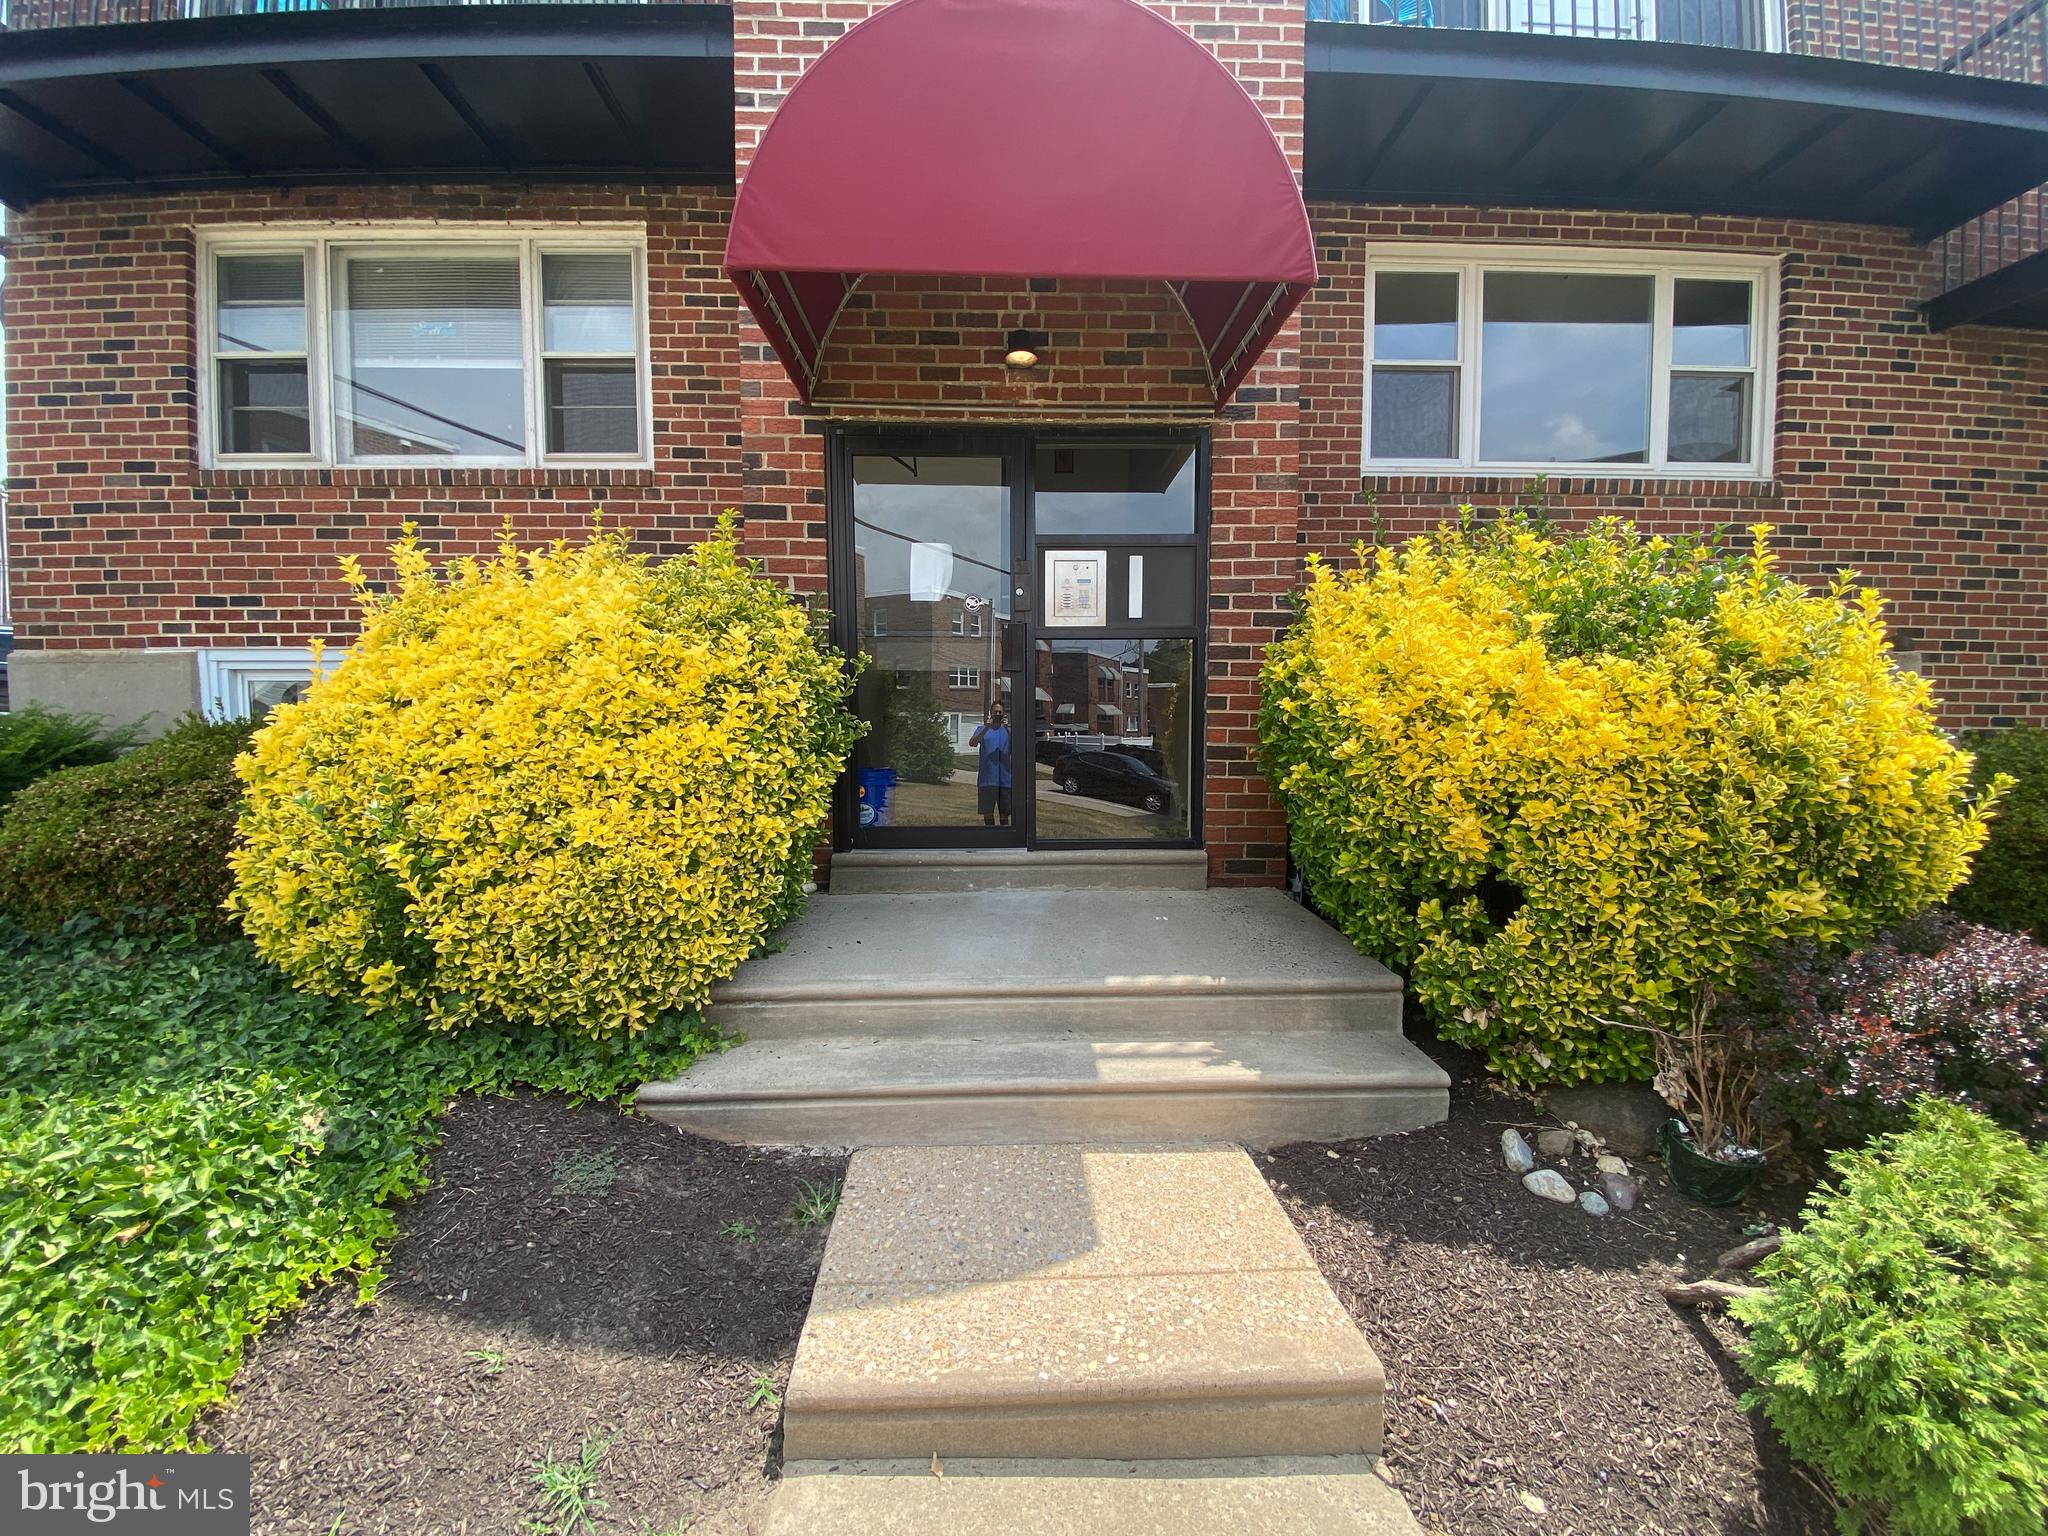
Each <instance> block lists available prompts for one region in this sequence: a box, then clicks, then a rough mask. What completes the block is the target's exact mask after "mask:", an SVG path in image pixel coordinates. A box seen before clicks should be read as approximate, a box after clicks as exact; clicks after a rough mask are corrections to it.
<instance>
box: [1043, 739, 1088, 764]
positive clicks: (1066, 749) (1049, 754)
mask: <svg viewBox="0 0 2048 1536" xmlns="http://www.w3.org/2000/svg"><path fill="white" fill-rule="evenodd" d="M1080 749H1081V743H1080V742H1078V741H1075V740H1074V739H1073V738H1072V737H1071V736H1041V737H1039V738H1038V745H1037V746H1036V747H1034V748H1032V750H1031V755H1032V756H1033V757H1035V758H1036V759H1037V760H1038V761H1039V762H1041V763H1043V764H1044V765H1045V766H1046V767H1048V768H1057V767H1059V765H1060V764H1061V762H1062V761H1064V760H1065V759H1066V758H1068V757H1070V756H1072V755H1073V754H1074V753H1076V752H1078V751H1080Z"/></svg>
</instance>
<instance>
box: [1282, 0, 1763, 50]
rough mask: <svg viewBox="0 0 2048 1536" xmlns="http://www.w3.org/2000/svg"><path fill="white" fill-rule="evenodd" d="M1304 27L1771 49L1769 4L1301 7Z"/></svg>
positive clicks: (1348, 1) (1508, 0)
mask: <svg viewBox="0 0 2048 1536" xmlns="http://www.w3.org/2000/svg"><path fill="white" fill-rule="evenodd" d="M1307 5H1308V19H1309V20H1310V21H1355V22H1365V23H1368V24H1372V25H1379V26H1396V27H1451V28H1455V29H1458V30H1461V31H1467V32H1521V33H1528V34H1532V35H1537V36H1544V37H1595V38H1620V39H1625V40H1627V41H1630V42H1666V43H1699V44H1704V45H1706V46H1709V47H1718V48H1750V49H1764V48H1774V47H1776V46H1777V42H1778V34H1777V32H1776V30H1775V26H1774V23H1775V21H1776V15H1777V6H1776V4H1775V3H1774V0H1307Z"/></svg>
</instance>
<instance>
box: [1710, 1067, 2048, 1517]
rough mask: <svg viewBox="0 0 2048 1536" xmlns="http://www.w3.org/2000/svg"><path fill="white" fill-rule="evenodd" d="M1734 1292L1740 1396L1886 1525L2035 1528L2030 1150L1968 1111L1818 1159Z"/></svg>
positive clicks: (1852, 1509) (2040, 1245) (2038, 1171)
mask: <svg viewBox="0 0 2048 1536" xmlns="http://www.w3.org/2000/svg"><path fill="white" fill-rule="evenodd" d="M1834 1169H1835V1173H1836V1182H1835V1183H1833V1184H1831V1185H1826V1186H1823V1187H1822V1188H1821V1189H1820V1190H1819V1191H1818V1192H1817V1193H1816V1194H1815V1195H1814V1196H1813V1198H1812V1200H1811V1201H1809V1202H1808V1205H1807V1208H1806V1219H1805V1222H1804V1224H1803V1225H1802V1226H1801V1227H1800V1228H1799V1229H1798V1230H1796V1231H1794V1232H1791V1233H1789V1234H1788V1235H1787V1236H1786V1238H1785V1243H1784V1246H1783V1247H1782V1248H1781V1249H1779V1251H1778V1252H1777V1253H1776V1254H1774V1255H1773V1256H1772V1257H1771V1258H1769V1259H1768V1260H1766V1261H1765V1263H1764V1265H1763V1266H1762V1268H1761V1269H1760V1270H1759V1275H1760V1277H1761V1278H1762V1279H1763V1280H1764V1281H1765V1282H1767V1284H1768V1286H1769V1290H1768V1292H1767V1294H1766V1295H1765V1296H1763V1297H1761V1298H1757V1299H1751V1300H1745V1301H1742V1302H1738V1303H1737V1304H1736V1308H1735V1312H1736V1316H1737V1317H1738V1318H1740V1319H1741V1320H1742V1321H1743V1322H1744V1323H1746V1324H1747V1325H1748V1327H1749V1330H1750V1336H1749V1342H1748V1345H1747V1348H1746V1350H1745V1353H1744V1364H1745V1365H1746V1366H1747V1368H1748V1370H1749V1371H1750V1373H1751V1375H1752V1376H1754V1377H1755V1379H1756V1381H1757V1387H1756V1388H1755V1390H1754V1391H1753V1392H1752V1393H1751V1394H1750V1398H1749V1399H1748V1400H1747V1401H1748V1403H1749V1405H1750V1406H1761V1407H1762V1409H1763V1412H1764V1415H1765V1417H1767V1418H1768V1419H1769V1420H1770V1421H1771V1423H1772V1424H1773V1425H1774V1426H1776V1428H1777V1430H1778V1432H1779V1433H1780V1434H1781V1435H1783V1436H1784V1437H1785V1444H1786V1446H1787V1448H1788V1449H1790V1451H1791V1452H1792V1454H1793V1455H1794V1456H1796V1457H1798V1458H1799V1459H1800V1460H1802V1461H1805V1462H1807V1463H1809V1464H1810V1465H1812V1466H1815V1467H1818V1468H1819V1469H1820V1470H1821V1471H1823V1472H1824V1473H1826V1474H1827V1476H1828V1479H1829V1480H1830V1481H1831V1482H1832V1483H1833V1484H1834V1487H1835V1491H1836V1492H1837V1494H1838V1495H1839V1496H1840V1497H1841V1498H1842V1499H1843V1500H1845V1501H1846V1502H1847V1506H1848V1507H1847V1508H1846V1509H1845V1511H1844V1514H1843V1518H1842V1527H1843V1529H1844V1530H1845V1531H1849V1532H1854V1531H1857V1530H1860V1529H1862V1528H1863V1527H1864V1525H1865V1524H1866V1523H1867V1522H1868V1521H1870V1520H1871V1519H1872V1518H1873V1517H1875V1518H1880V1519H1882V1520H1884V1521H1885V1522H1887V1525H1886V1528H1887V1529H1889V1530H1890V1531H1892V1532H1894V1533H1896V1536H1951V1533H1953V1536H2039V1533H2040V1532H2041V1530H2042V1529H2043V1512H2044V1510H2048V1394H2044V1392H2043V1391H2042V1382H2043V1381H2044V1380H2048V1152H2042V1151H2037V1150H2031V1149H2029V1148H2028V1147H2027V1145H2026V1143H2024V1142H2023V1141H2021V1140H2020V1139H2019V1138H2018V1137H2017V1136H2014V1135H2012V1134H2010V1133H2009V1132H2006V1131H2001V1130H1999V1129H1998V1128H1997V1127H1996V1126H1994V1125H1993V1124H1992V1123H1991V1122H1990V1121H1988V1120H1986V1119H1985V1118H1983V1117H1982V1116H1981V1115H1978V1114H1976V1113H1974V1112H1972V1111H1970V1110H1967V1109H1963V1108H1960V1107H1958V1106H1956V1105H1953V1104H1942V1103H1937V1102H1933V1101H1928V1102H1924V1103H1922V1104H1920V1105H1918V1106H1917V1107H1916V1108H1915V1110H1914V1112H1913V1120H1912V1127H1911V1129H1909V1130H1906V1131H1903V1132H1900V1133H1898V1134H1895V1135H1891V1136H1887V1137H1884V1138H1882V1139H1881V1140H1879V1141H1876V1142H1874V1143H1872V1144H1871V1145H1870V1147H1869V1148H1867V1149H1866V1150H1863V1151H1858V1152H1846V1153H1842V1154H1839V1155H1838V1156H1837V1157H1836V1158H1835V1160H1834Z"/></svg>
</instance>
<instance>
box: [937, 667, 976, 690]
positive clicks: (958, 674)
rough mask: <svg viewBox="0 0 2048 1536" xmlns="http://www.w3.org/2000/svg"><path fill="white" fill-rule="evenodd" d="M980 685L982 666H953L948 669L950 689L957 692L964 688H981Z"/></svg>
mask: <svg viewBox="0 0 2048 1536" xmlns="http://www.w3.org/2000/svg"><path fill="white" fill-rule="evenodd" d="M980 686H981V668H979V667H951V668H948V669H947V672H946V687H947V689H948V690H950V691H955V692H957V691H958V690H960V689H963V688H979V687H980Z"/></svg>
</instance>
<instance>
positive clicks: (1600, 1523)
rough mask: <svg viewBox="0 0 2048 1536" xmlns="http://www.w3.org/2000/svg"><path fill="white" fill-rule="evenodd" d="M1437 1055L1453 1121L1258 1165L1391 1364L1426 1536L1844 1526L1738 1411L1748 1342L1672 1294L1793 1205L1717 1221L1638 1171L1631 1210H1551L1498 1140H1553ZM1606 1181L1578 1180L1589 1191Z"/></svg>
mask: <svg viewBox="0 0 2048 1536" xmlns="http://www.w3.org/2000/svg"><path fill="white" fill-rule="evenodd" d="M1411 1033H1417V1032H1416V1031H1414V1030H1412V1028H1411ZM1421 1043H1423V1044H1424V1045H1425V1047H1426V1048H1427V1049H1429V1050H1430V1052H1431V1054H1432V1055H1434V1056H1436V1058H1437V1059H1438V1061H1439V1062H1441V1063H1442V1064H1443V1065H1444V1066H1445V1067H1446V1068H1447V1069H1448V1070H1449V1071H1450V1072H1451V1075H1452V1086H1451V1117H1450V1119H1449V1120H1448V1121H1447V1122H1446V1123H1445V1124H1443V1125H1439V1126H1433V1127H1431V1128H1430V1129H1428V1130H1424V1131H1416V1132H1412V1133H1410V1134H1407V1135H1403V1136H1388V1137H1379V1138H1376V1139H1373V1140H1369V1141H1356V1142H1350V1143H1347V1144H1345V1145H1342V1146H1337V1147H1328V1148H1326V1147H1321V1146H1296V1147H1286V1148H1282V1149H1281V1150H1279V1151H1278V1152H1276V1153H1273V1154H1272V1155H1270V1156H1261V1157H1260V1159H1259V1161H1260V1163H1261V1165H1262V1166H1263V1167H1264V1168H1265V1170H1266V1173H1267V1176H1268V1178H1269V1179H1270V1180H1271V1181H1272V1182H1273V1184H1274V1187H1275V1191H1276V1193H1277V1194H1278V1195H1279V1197H1280V1201H1281V1203H1282V1204H1283V1205H1284V1206H1285V1207H1286V1208H1287V1211H1288V1214H1289V1215H1290V1216H1291V1217H1293V1219H1294V1222H1295V1225H1296V1226H1297V1227H1299V1228H1300V1230H1301V1233H1302V1237H1303V1239H1304V1240H1305V1241H1306V1242H1307V1244H1308V1246H1309V1248H1310V1250H1311V1251H1312V1252H1313V1253H1314V1254H1315V1258H1316V1262H1317V1263H1318V1264H1319V1265H1320V1266H1321V1267H1322V1271H1323V1273H1324V1275H1325V1276H1327V1277H1328V1279H1329V1281H1330V1284H1331V1285H1332V1286H1333V1287H1334V1288H1335V1289H1336V1292H1337V1295H1338V1297H1339V1298H1340V1299H1341V1300H1342V1301H1343V1303H1344V1304H1345V1306H1346V1307H1348V1308H1349V1309H1350V1311H1351V1314H1352V1315H1353V1316H1354V1317H1355V1318H1356V1319H1357V1320H1358V1324H1359V1326H1360V1328H1362V1329H1363V1330H1364V1332H1365V1335H1366V1338H1367V1339H1368V1340H1370V1341H1371V1343H1372V1346H1373V1348H1374V1349H1375V1350H1376V1351H1378V1353H1379V1355H1380V1358H1381V1360H1382V1361H1383V1362H1384V1363H1385V1365H1386V1368H1387V1375H1388V1394H1387V1443H1386V1452H1385V1456H1386V1462H1387V1465H1388V1469H1389V1472H1390V1474H1391V1476H1392V1479H1393V1481H1394V1482H1395V1484H1396V1486H1398V1487H1399V1488H1400V1490H1401V1492H1402V1493H1403V1494H1404V1495H1405V1496H1406V1497H1407V1499H1408V1502H1409V1504H1410V1505H1411V1506H1412V1507H1413V1508H1414V1510H1415V1513H1416V1517H1417V1519H1419V1520H1420V1521H1421V1522H1422V1525H1423V1528H1424V1529H1425V1530H1426V1531H1430V1532H1443V1533H1448V1536H1500V1533H1516V1536H1519V1533H1524V1532H1528V1533H1536V1532H1544V1533H1549V1536H1564V1533H1572V1536H1705V1533H1710V1532H1722V1533H1728V1536H1735V1533H1745V1536H1747V1533H1770V1536H1788V1533H1799V1536H1806V1533H1813V1536H1821V1533H1825V1532H1831V1531H1832V1530H1833V1529H1834V1518H1833V1513H1832V1506H1831V1504H1830V1502H1829V1500H1828V1499H1827V1497H1826V1495H1825V1494H1824V1493H1822V1492H1821V1491H1820V1489H1819V1488H1818V1487H1816V1486H1815V1485H1814V1484H1813V1483H1812V1482H1811V1481H1809V1479H1808V1478H1807V1476H1806V1475H1805V1474H1804V1473H1802V1472H1800V1471H1798V1470H1797V1469H1795V1468H1794V1466H1793V1465H1792V1463H1791V1461H1790V1460H1789V1458H1788V1457H1787V1456H1786V1455H1785V1452H1784V1449H1783V1448H1782V1446H1780V1444H1779V1443H1778V1441H1777V1438H1776V1436H1775V1435H1774V1434H1772V1432H1771V1431H1770V1429H1769V1427H1768V1426H1767V1425H1765V1424H1764V1423H1763V1421H1762V1418H1761V1417H1760V1416H1759V1415H1755V1414H1749V1413H1745V1412H1743V1411H1742V1409H1741V1408H1739V1407H1738V1406H1737V1399H1738V1397H1739V1396H1740V1395H1741V1393H1742V1390H1743V1387H1744V1385H1745V1383H1744V1380H1743V1376H1742V1372H1741V1370H1740V1368H1739V1367H1738V1366H1737V1365H1736V1364H1735V1362H1734V1360H1733V1358H1732V1357H1731V1355H1730V1354H1729V1347H1730V1345H1731V1344H1732V1343H1733V1342H1734V1341H1735V1340H1736V1338H1737V1336H1738V1330H1737V1329H1736V1328H1735V1326H1734V1325H1733V1324H1732V1323H1731V1322H1729V1321H1728V1320H1727V1319H1726V1318H1725V1317H1722V1316H1720V1315H1719V1314H1713V1313H1705V1314H1703V1313H1700V1312H1697V1311H1695V1310H1693V1309H1691V1308H1685V1307H1677V1306H1673V1305H1672V1304H1671V1303H1669V1302H1667V1301H1665V1300H1664V1299H1663V1297H1662V1296H1661V1295H1659V1294H1658V1287H1659V1286H1660V1285H1661V1284H1663V1283H1664V1282H1666V1281H1668V1280H1671V1279H1677V1278H1686V1279H1693V1278H1699V1277H1702V1276H1704V1275H1705V1274H1706V1273H1707V1272H1708V1270H1709V1268H1710V1267H1711V1265H1712V1263H1713V1260H1714V1258H1715V1256H1716V1255H1718V1254H1720V1253H1722V1252H1723V1251H1725V1250H1727V1249H1729V1248H1732V1247H1734V1246H1735V1245H1736V1244H1737V1243H1739V1242H1741V1241H1742V1240H1743V1228H1744V1226H1745V1225H1747V1224H1749V1223H1753V1222H1757V1221H1759V1220H1762V1219H1765V1218H1767V1217H1768V1218H1772V1219H1779V1220H1783V1219H1787V1218H1789V1217H1790V1215H1791V1214H1792V1213H1793V1212H1794V1211H1796V1210H1797V1207H1798V1201H1799V1197H1800V1192H1799V1190H1798V1189H1797V1188H1788V1187H1785V1186H1779V1187H1777V1188H1775V1189H1772V1188H1767V1189H1766V1190H1765V1191H1764V1192H1763V1193H1762V1196H1761V1203H1760V1204H1759V1203H1758V1202H1752V1203H1751V1205H1750V1206H1749V1207H1748V1208H1746V1209H1742V1208H1738V1209H1736V1210H1721V1211H1717V1210H1709V1209H1707V1208H1706V1207H1703V1206H1700V1205H1696V1204H1694V1203H1693V1202H1692V1201H1690V1200H1688V1199H1687V1198H1686V1197H1685V1196H1684V1195H1682V1194H1680V1193H1679V1192H1678V1191H1677V1190H1676V1189H1674V1188H1672V1186H1671V1184H1670V1182H1669V1181H1668V1180H1667V1179H1666V1178H1665V1176H1664V1173H1663V1170H1662V1169H1661V1168H1660V1167H1658V1166H1656V1165H1655V1164H1654V1163H1649V1162H1644V1161H1641V1160H1638V1159H1634V1158H1631V1159H1630V1168H1631V1171H1632V1172H1633V1173H1634V1174H1635V1175H1636V1176H1637V1177H1638V1178H1639V1179H1640V1181H1641V1183H1642V1191H1643V1198H1642V1201H1641V1203H1640V1204H1639V1205H1638V1206H1637V1207H1636V1209H1635V1210H1634V1211H1633V1212H1631V1213H1628V1214H1623V1213H1622V1212H1620V1211H1616V1212H1614V1213H1613V1214H1612V1215H1610V1216H1607V1217H1606V1218H1604V1219H1602V1218H1596V1217H1592V1216H1588V1215H1586V1214H1585V1213H1584V1212H1583V1211H1581V1210H1579V1209H1578V1208H1577V1207H1576V1206H1562V1205H1555V1204H1552V1203H1551V1202H1549V1201H1546V1200H1542V1199H1539V1198H1538V1197H1537V1196H1535V1195H1532V1194H1530V1193H1528V1192H1527V1191H1526V1190H1524V1189H1523V1188H1522V1183H1521V1180H1520V1179H1519V1178H1517V1177H1516V1176H1515V1175H1513V1174H1511V1173H1509V1172H1508V1171H1507V1169H1506V1168H1505V1167H1504V1166H1503V1165H1502V1163H1501V1156H1500V1133H1501V1130H1502V1128H1503V1127H1505V1126H1508V1125H1514V1126H1519V1127H1521V1128H1522V1129H1523V1130H1524V1133H1525V1134H1526V1135H1528V1136H1529V1139H1530V1141H1531V1144H1532V1145H1533V1143H1534V1140H1535V1136H1534V1132H1535V1130H1536V1129H1537V1128H1539V1127H1542V1126H1546V1125H1550V1124H1553V1123H1555V1122H1552V1121H1549V1120H1546V1119H1545V1118H1543V1117H1542V1116H1541V1115H1540V1114H1538V1113H1537V1111H1536V1109H1535V1107H1534V1106H1533V1105H1532V1104H1531V1103H1529V1102H1528V1101H1526V1100H1521V1099H1517V1098H1513V1097H1510V1096H1508V1095H1505V1094H1502V1093H1498V1092H1495V1091H1494V1090H1493V1089H1491V1088H1489V1087H1488V1086H1486V1083H1485V1080H1484V1078H1483V1076H1481V1075H1480V1074H1478V1073H1477V1072H1476V1071H1475V1070H1474V1062H1473V1060H1472V1059H1471V1058H1470V1057H1468V1056H1467V1055H1465V1054H1464V1053H1462V1052H1459V1051H1456V1050H1454V1049H1450V1048H1446V1047H1439V1046H1437V1045H1434V1044H1432V1043H1430V1042H1427V1041H1423V1042H1421ZM1332 1153H1335V1154H1336V1155H1335V1156H1334V1157H1333V1156H1331V1154H1332ZM1539 1166H1542V1164H1541V1162H1539ZM1591 1172H1592V1168H1591V1164H1590V1162H1587V1161H1583V1160H1576V1159H1575V1160H1573V1162H1572V1163H1571V1165H1570V1173H1571V1175H1572V1177H1573V1182H1574V1184H1575V1185H1576V1186H1578V1187H1580V1188H1584V1187H1586V1185H1587V1183H1588V1181H1589V1177H1590V1174H1591ZM1525 1496H1527V1497H1525ZM1530 1499H1533V1500H1534V1501H1537V1503H1539V1504H1540V1506H1541V1509H1542V1511H1543V1512H1542V1513H1538V1511H1537V1508H1536V1507H1534V1506H1532V1504H1531V1502H1529V1500H1530Z"/></svg>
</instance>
